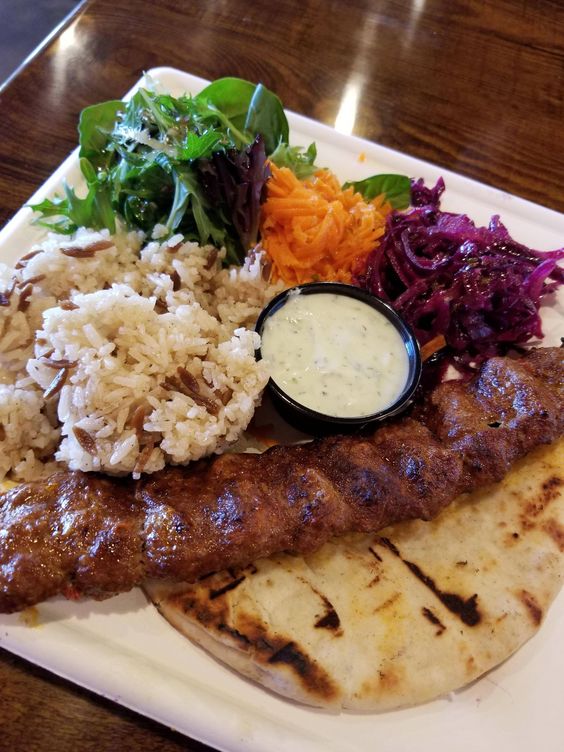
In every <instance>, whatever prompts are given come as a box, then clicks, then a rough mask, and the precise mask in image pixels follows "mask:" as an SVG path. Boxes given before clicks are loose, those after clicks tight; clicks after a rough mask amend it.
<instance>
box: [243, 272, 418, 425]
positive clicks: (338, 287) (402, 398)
mask: <svg viewBox="0 0 564 752" xmlns="http://www.w3.org/2000/svg"><path fill="white" fill-rule="evenodd" d="M296 291H299V294H300V295H315V294H318V293H329V294H333V295H344V296H347V297H349V298H356V300H361V301H363V302H364V303H367V304H368V305H369V306H371V307H372V308H374V309H375V310H376V311H378V312H379V313H381V314H382V315H383V316H385V318H386V319H387V320H388V321H389V322H390V323H391V324H392V325H393V326H394V328H395V329H396V331H397V332H398V333H399V334H400V336H401V339H402V341H403V344H404V346H405V349H406V352H407V356H408V364H409V366H408V375H407V379H406V382H405V385H404V388H403V390H402V392H401V394H400V395H399V397H398V398H397V399H396V400H395V402H393V403H392V404H391V405H389V406H388V407H386V408H384V409H383V410H380V411H378V412H375V413H371V414H369V415H359V416H358V417H356V416H353V417H337V416H335V415H328V414H325V413H321V412H318V411H317V410H312V409H311V408H309V407H306V406H305V405H302V404H301V403H300V402H297V401H296V400H295V399H293V398H292V397H290V396H289V395H288V394H287V393H286V392H285V391H284V390H283V389H282V388H281V387H280V386H279V385H278V384H277V383H276V382H275V381H274V380H273V379H272V378H271V379H270V381H269V382H268V387H267V388H268V389H269V391H270V393H271V396H272V400H273V402H274V404H275V405H276V408H277V409H278V411H279V412H280V414H281V415H282V417H283V418H284V419H285V420H286V421H287V422H288V423H290V424H292V425H293V426H295V427H296V428H299V429H300V430H302V431H305V432H306V433H309V434H312V435H313V436H320V435H325V434H330V433H350V432H354V431H360V430H362V429H363V428H365V427H369V426H370V425H371V424H373V423H377V422H379V421H382V420H384V419H386V418H390V417H392V416H393V415H397V414H398V413H400V412H401V411H402V410H405V409H406V407H408V405H409V404H410V401H411V398H412V397H413V394H414V392H415V390H416V389H417V385H418V384H419V379H420V377H421V354H420V352H419V344H418V342H417V340H416V338H415V335H414V334H413V332H412V331H411V328H410V327H409V326H408V325H407V324H406V323H405V321H404V320H403V319H402V318H401V317H400V316H399V315H398V314H397V313H396V312H395V311H394V310H393V308H392V307H391V306H390V305H388V303H385V302H384V301H383V300H381V299H380V298H377V297H376V296H375V295H372V294H371V293H369V292H367V291H366V290H361V289H360V288H359V287H354V286H353V285H345V284H342V283H339V282H310V283H308V284H304V285H297V286H296V287H292V288H290V289H289V290H284V292H282V293H280V294H279V295H277V296H276V297H275V298H273V299H272V300H271V301H270V303H269V304H268V305H267V306H266V307H265V308H264V309H263V310H262V311H261V314H260V316H259V317H258V320H257V324H256V327H255V331H257V332H258V333H259V334H260V335H261V336H262V331H263V328H264V325H265V323H266V321H267V319H268V318H269V317H270V316H272V315H273V314H274V313H276V311H278V310H280V308H282V307H283V306H284V305H285V303H286V301H287V300H288V297H289V296H290V295H291V294H294V295H295V294H296ZM374 347H378V343H377V342H375V343H374ZM255 355H256V358H257V360H260V359H261V358H262V354H261V350H260V347H259V348H258V349H257V350H256V352H255Z"/></svg>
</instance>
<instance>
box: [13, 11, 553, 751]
mask: <svg viewBox="0 0 564 752" xmlns="http://www.w3.org/2000/svg"><path fill="white" fill-rule="evenodd" d="M563 39H564V3H562V2H560V0H553V1H551V0H497V2H493V1H490V2H488V1H487V0H465V1H464V0H449V1H447V0H346V1H345V0H301V1H300V2H295V1H291V0H278V1H277V2H276V3H274V2H272V1H271V0H255V1H254V2H252V3H249V2H248V0H247V1H244V0H209V1H207V2H206V1H205V0H200V1H197V0H192V1H183V0H152V1H150V0H145V1H144V0H128V1H127V2H125V0H121V1H120V0H90V2H88V3H86V5H84V6H82V8H81V9H80V10H79V12H78V14H77V15H76V16H75V17H74V19H73V20H72V21H71V22H70V23H69V24H68V25H67V27H66V29H64V30H63V31H62V32H61V33H59V35H58V36H57V37H56V38H55V39H53V40H51V41H50V42H49V43H48V44H47V45H46V46H44V47H43V48H42V49H41V50H40V51H39V52H38V54H37V55H36V56H35V58H34V59H33V60H32V61H31V62H30V63H29V64H28V65H27V66H26V67H25V68H23V69H22V70H21V71H19V73H18V74H17V75H16V77H15V78H13V79H12V81H11V82H10V83H9V84H8V85H7V86H6V87H5V88H4V90H3V91H2V92H1V93H0V115H1V134H2V138H1V139H0V225H3V224H4V223H5V222H6V221H7V220H8V219H9V218H10V217H11V216H12V215H13V214H14V212H15V211H16V210H17V209H18V208H19V207H20V205H21V204H22V203H24V202H25V201H26V200H27V199H28V198H29V196H30V195H31V194H32V193H33V191H34V190H35V189H36V188H37V187H38V186H39V185H41V183H42V182H43V181H44V180H45V179H46V178H47V177H48V176H49V175H50V174H51V173H52V172H53V170H54V169H55V168H56V167H57V166H58V164H59V163H60V162H61V161H62V160H63V158H64V157H65V156H66V155H67V154H68V153H69V152H70V151H71V150H72V149H73V148H74V147H75V146H76V138H77V137H76V123H77V118H78V114H79V112H80V110H81V109H82V108H83V107H84V106H86V105H88V104H92V103H94V102H98V101H102V100H105V99H112V98H116V97H119V96H120V95H121V94H123V92H125V91H126V90H127V89H129V88H130V86H131V85H132V84H133V83H134V82H135V81H136V80H137V79H138V78H139V77H140V75H141V74H142V73H143V71H144V70H147V69H149V68H152V67H154V66H157V65H170V66H174V67H178V68H181V69H184V70H186V71H189V72H191V73H194V74H196V75H199V76H203V77H205V78H208V79H213V78H217V77H220V76H224V75H236V76H241V77H243V78H247V79H249V80H252V81H258V80H261V81H263V82H264V83H265V84H266V85H267V86H269V87H270V88H272V89H274V90H275V91H276V92H277V93H278V94H279V95H280V96H281V98H282V100H283V102H284V104H285V105H286V107H288V108H289V109H292V110H294V111H296V112H300V113H303V114H305V115H307V116H309V117H312V118H315V119H317V120H321V121H323V122H324V123H328V124H329V125H333V124H334V123H335V119H336V117H337V114H338V112H339V108H340V105H341V103H342V101H343V97H344V95H345V93H346V91H347V87H350V86H351V85H352V86H354V87H356V88H357V89H358V91H359V92H360V97H359V101H358V110H357V116H356V120H355V122H354V129H353V133H355V134H356V135H360V136H363V137H366V138H369V139H372V140H375V141H378V142H380V143H382V144H385V145H386V146H390V147H393V148H395V149H398V150H400V151H404V152H406V153H409V154H412V155H414V156H416V157H421V158H423V159H426V160H429V161H431V162H435V163H437V164H439V165H442V166H445V167H447V168H449V169H451V170H455V171H457V172H460V173H462V174H464V175H468V176H470V177H473V178H476V179H478V180H481V181H484V182H486V183H489V184H491V185H494V186H496V187H498V188H502V189H504V190H507V191H509V192H511V193H515V194H517V195H519V196H522V197H524V198H527V199H530V200H533V201H536V202H539V203H541V204H544V205H545V206H548V207H551V208H553V209H556V210H559V211H562V210H564V191H563V189H562V184H563V182H564V138H563V137H562V123H563V121H564V46H563V45H562V40H563ZM0 659H1V660H0V687H1V690H0V696H1V701H0V750H14V749H22V750H26V752H36V751H38V750H41V751H43V750H58V751H60V752H67V751H71V750H72V752H76V751H77V750H80V751H82V750H87V751H88V750H96V751H97V752H102V751H103V750H135V749H141V748H142V749H143V750H144V751H145V752H152V751H153V750H159V751H160V750H162V751H163V752H165V751H166V752H171V751H172V750H180V749H183V750H193V751H194V752H196V751H198V752H202V751H203V750H205V749H208V748H207V747H204V746H203V745H201V744H199V743H197V742H195V741H191V740H189V739H186V738H185V737H182V736H179V735H177V734H175V733H173V732H170V731H169V730H167V729H165V728H163V727H161V726H159V725H158V724H155V723H153V722H151V721H148V720H146V719H143V718H141V717H139V716H137V715H135V714H134V713H131V712H129V711H127V710H124V709H123V708H120V707H118V706H116V705H113V704H111V703H109V702H107V701H105V700H102V699H99V698H97V697H95V696H93V695H90V694H89V693H87V692H85V691H83V690H79V689H77V688H75V687H74V686H73V685H71V684H69V683H67V682H65V681H63V680H60V679H57V678H54V677H52V676H50V675H49V674H47V673H46V672H44V671H42V670H40V669H37V668H35V667H32V666H30V665H28V664H27V663H25V662H24V661H22V660H20V659H18V658H15V657H13V656H11V655H9V654H8V653H5V652H2V653H1V654H0Z"/></svg>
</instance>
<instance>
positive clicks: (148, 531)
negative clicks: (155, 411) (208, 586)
mask: <svg viewBox="0 0 564 752" xmlns="http://www.w3.org/2000/svg"><path fill="white" fill-rule="evenodd" d="M493 421H496V422H497V421H499V422H500V423H502V425H501V426H500V427H498V428H490V427H489V426H488V423H491V422H493ZM563 431H564V351H562V349H560V348H541V349H539V350H533V351H531V352H530V353H528V354H527V355H526V356H524V357H523V358H520V359H512V358H492V359H490V360H489V361H487V362H486V363H485V364H484V365H483V366H482V368H481V370H480V372H479V373H478V374H477V376H476V377H475V378H474V379H473V380H471V381H468V382H466V383H461V382H459V381H456V382H453V381H449V382H446V383H444V384H441V385H440V386H439V387H437V388H436V389H435V390H434V391H433V392H431V393H430V394H429V395H427V397H426V400H425V402H423V404H422V405H421V407H418V408H417V409H416V410H414V411H413V414H412V415H411V416H410V417H406V418H402V419H401V420H397V421H390V422H388V423H387V424H386V425H384V426H381V427H380V428H379V429H378V430H376V431H375V432H374V433H373V434H372V435H358V436H338V437H329V438H326V439H319V440H317V441H313V442H311V443H308V444H301V445H295V446H275V447H272V448H271V449H268V450H267V451H266V452H264V453H263V454H238V455H236V454H222V455H220V456H217V457H214V458H213V459H207V460H201V461H199V462H194V463H192V464H190V465H189V466H188V467H178V466H176V467H174V466H171V467H167V468H165V469H164V470H162V471H160V472H158V473H153V474H152V475H147V476H143V477H142V478H141V479H140V480H138V481H133V480H131V479H130V478H115V477H109V476H103V475H100V474H95V473H78V472H75V473H72V472H61V473H56V474H55V475H52V476H51V477H50V478H48V479H46V480H44V481H40V482H37V483H29V484H24V485H21V486H18V487H16V488H13V489H11V490H9V491H7V492H5V493H4V494H0V530H1V531H2V534H3V538H2V545H1V546H0V612H10V611H17V610H21V609H23V608H26V607H28V606H32V605H35V604H36V603H39V602H40V601H42V600H45V599H46V598H48V597H50V596H53V595H56V594H58V593H65V592H69V586H72V587H71V592H72V593H73V595H75V596H76V597H80V596H88V597H93V598H97V599H102V598H106V597H109V596H111V595H114V594H116V593H119V592H125V591H127V590H130V589H131V588H133V587H135V586H137V585H139V584H141V583H143V582H145V581H146V580H148V579H167V578H168V579H173V580H176V581H182V580H187V581H192V582H193V581H194V580H197V579H198V577H200V576H201V575H203V574H207V573H209V572H213V571H218V570H222V569H226V568H229V567H236V568H241V567H244V566H246V565H248V564H249V562H252V561H256V559H258V558H259V557H261V556H270V555H272V554H274V553H276V552H279V551H287V552H291V553H294V554H306V553H311V552H313V551H316V550H318V549H319V548H321V546H322V545H323V543H325V542H326V541H327V540H329V539H330V538H332V537H334V536H339V535H342V534H344V533H347V532H366V533H375V532H377V531H378V530H381V529H383V528H384V527H386V526H388V525H391V524H394V523H396V522H400V521H402V520H409V519H425V520H430V519H433V518H434V517H436V516H437V515H438V514H439V513H440V512H441V511H442V510H443V509H444V508H445V507H446V506H448V505H449V504H451V503H452V501H453V500H454V499H455V498H456V497H457V496H458V495H459V494H461V493H462V492H465V491H471V490H472V489H475V488H479V487H480V486H485V485H487V484H491V483H492V482H494V481H500V480H501V479H502V478H503V476H504V475H505V474H506V473H507V472H508V470H509V468H510V467H511V466H512V464H513V463H515V462H516V461H517V460H518V459H519V458H521V457H524V456H525V455H526V454H527V453H528V452H530V451H531V450H532V449H534V448H535V447H538V446H539V445H541V444H548V443H550V442H551V441H554V440H555V439H556V438H558V437H559V436H561V435H562V433H563ZM548 492H550V493H554V492H555V491H552V490H551V489H550V488H549V489H548V491H547V493H548ZM535 520H536V518H534V519H530V520H529V521H528V522H529V524H537V523H536V521H535ZM547 537H548V534H547ZM406 566H408V567H410V568H411V571H412V573H413V574H414V575H416V576H417V577H419V579H420V580H421V581H423V582H424V583H425V584H426V585H427V587H429V588H430V589H431V590H433V592H435V595H437V597H440V598H441V599H442V601H443V603H444V605H445V606H446V607H447V608H450V610H452V611H455V612H456V613H457V614H458V616H459V617H460V618H461V619H462V621H463V622H464V623H467V624H475V623H478V621H479V613H478V610H477V607H476V602H475V599H474V600H472V599H469V600H468V601H465V600H464V599H460V597H459V596H456V595H455V594H453V593H441V591H440V590H439V589H438V587H437V586H436V585H435V583H434V582H433V581H432V580H430V578H428V577H427V576H426V575H425V574H424V573H423V572H422V571H420V570H418V569H417V566H416V565H415V564H413V563H411V562H409V563H407V562H406ZM234 587H235V586H234ZM339 615H340V616H342V615H341V614H339ZM317 634H319V631H318V632H317Z"/></svg>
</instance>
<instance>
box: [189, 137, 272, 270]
mask: <svg viewBox="0 0 564 752" xmlns="http://www.w3.org/2000/svg"><path fill="white" fill-rule="evenodd" d="M197 172H198V180H199V183H200V186H201V187H202V189H203V192H204V196H205V198H206V201H207V202H208V204H209V205H210V206H211V207H212V208H213V209H215V210H217V211H221V212H222V215H223V219H224V221H225V223H227V224H228V225H229V226H231V227H232V228H233V230H234V232H228V233H227V235H226V240H229V239H232V240H233V242H232V243H231V245H229V244H228V247H227V249H228V252H229V254H230V255H232V256H233V257H234V258H233V260H235V261H239V262H240V261H241V259H242V258H244V256H245V254H246V253H247V251H248V250H249V249H250V248H251V247H252V246H253V245H255V244H256V242H257V240H258V230H259V220H260V205H261V202H262V201H263V200H264V198H265V184H266V181H267V179H268V178H269V177H270V168H269V167H268V163H267V161H266V153H265V148H264V140H263V138H262V136H257V137H256V138H255V140H254V141H253V143H252V144H251V145H250V146H248V147H247V148H246V149H244V150H242V151H238V150H237V149H229V150H227V151H223V152H216V153H215V154H213V155H212V156H211V157H210V158H209V159H200V160H199V161H198V163H197Z"/></svg>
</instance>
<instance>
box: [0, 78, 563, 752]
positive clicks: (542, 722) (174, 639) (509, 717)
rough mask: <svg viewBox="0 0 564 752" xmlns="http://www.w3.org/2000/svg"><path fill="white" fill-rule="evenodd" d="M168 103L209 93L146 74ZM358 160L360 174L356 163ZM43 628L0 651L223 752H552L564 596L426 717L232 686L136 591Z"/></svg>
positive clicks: (339, 163) (297, 131)
mask: <svg viewBox="0 0 564 752" xmlns="http://www.w3.org/2000/svg"><path fill="white" fill-rule="evenodd" d="M150 75H151V77H152V78H153V79H154V80H155V81H157V82H158V84H159V87H160V88H162V89H163V90H166V91H170V92H171V93H172V94H174V95H179V94H182V93H184V92H191V93H197V92H198V91H199V90H200V89H201V88H202V87H203V86H204V85H205V83H206V82H205V81H203V80H202V79H200V78H196V77H194V76H191V75H188V74H186V73H182V72H180V71H177V70H174V69H172V68H157V69H155V70H152V71H150ZM288 119H289V122H290V128H291V137H292V143H295V144H303V145H306V144H308V143H310V142H311V141H316V143H317V146H318V155H319V156H318V160H317V161H318V164H320V165H327V166H330V167H331V168H332V169H333V170H335V172H337V174H338V175H339V176H340V178H341V179H343V180H357V179H360V178H362V177H366V176H368V175H371V174H374V173H376V172H399V173H404V174H408V175H410V176H412V177H424V178H425V179H426V180H427V181H429V182H434V181H435V180H436V179H437V178H438V177H439V176H440V175H442V176H443V177H444V178H445V180H446V184H447V191H446V194H445V200H444V202H443V206H444V208H446V209H449V210H452V211H457V212H465V213H467V214H469V215H470V216H471V217H472V218H473V219H474V220H476V221H478V222H480V223H486V222H487V221H488V219H489V217H490V216H491V215H492V214H500V215H501V217H502V219H503V221H504V222H505V223H506V224H507V226H508V227H509V229H510V231H511V232H512V233H513V235H514V237H515V238H516V239H517V240H519V241H521V242H523V243H526V244H528V245H531V246H533V247H534V248H540V249H541V250H548V249H551V248H557V247H559V246H561V245H562V244H564V216H563V215H561V214H557V213H556V212H553V211H550V210H548V209H545V208H543V207H541V206H537V205H535V204H532V203H529V202H527V201H523V200H522V199H519V198H516V197H514V196H510V195H508V194H506V193H503V192H501V191H498V190H496V189H493V188H490V187H487V186H485V185H482V184H480V183H476V182H474V181H471V180H468V179H467V178H463V177H461V176H459V175H455V174H454V173H450V172H448V171H447V170H442V169H439V168H438V167H435V166H433V165H430V164H428V163H425V162H422V161H420V160H417V159H414V158H412V157H408V156H405V155H403V154H399V153H397V152H394V151H391V150H389V149H385V148H383V147H381V146H378V145H376V144H372V143H369V142H367V141H363V140H361V139H358V138H354V137H352V136H347V135H343V134H341V133H337V132H336V131H334V130H333V129H331V128H329V127H327V126H325V125H322V124H320V123H316V122H314V121H312V120H309V119H307V118H304V117H301V116H299V115H295V114H292V113H290V114H289V116H288ZM361 154H363V155H365V159H364V161H361V159H360V155H361ZM63 177H67V179H68V180H69V182H71V183H74V184H75V185H77V184H79V183H80V179H79V178H80V176H79V171H78V165H77V153H76V152H74V153H73V154H71V155H70V157H69V158H68V159H67V160H66V161H65V162H64V163H63V164H62V165H61V167H60V168H59V169H58V170H57V171H56V172H55V173H54V174H53V175H52V176H51V178H50V179H49V180H48V181H47V182H46V183H45V184H44V185H43V186H42V187H41V189H40V190H39V191H38V192H37V193H36V194H35V196H34V197H33V200H40V199H42V198H44V197H45V196H46V195H52V194H53V192H54V191H55V190H56V189H57V188H59V187H60V183H61V180H62V178H63ZM30 218H31V211H30V210H29V209H22V210H21V211H20V212H18V214H17V215H16V216H15V217H14V218H13V219H12V221H11V222H10V223H9V224H8V225H7V226H6V227H5V228H4V229H3V230H2V231H0V260H1V261H4V262H6V263H13V262H14V261H15V260H16V258H17V257H19V256H21V255H23V254H24V253H25V252H26V250H27V246H28V245H29V244H30V243H31V242H33V241H35V240H37V239H38V237H40V231H39V230H38V229H37V228H32V227H30V225H29V221H30ZM562 302H563V301H562V296H560V298H559V303H558V305H557V306H555V307H554V308H552V309H550V310H547V311H545V314H544V321H545V324H544V326H545V334H546V335H547V340H546V344H558V334H559V333H560V334H562V333H564V327H563V321H564V307H563V305H562ZM38 614H39V615H38V622H39V624H38V626H35V627H30V626H26V624H25V622H24V620H23V618H22V616H21V615H17V614H14V615H11V616H0V645H1V646H2V647H4V648H6V649H8V650H10V651H12V652H13V653H16V654H18V655H20V656H23V657H24V658H27V659H29V660H31V661H33V662H34V663H37V664H38V665H40V666H43V667H44V668H46V669H49V670H50V671H53V672H54V673H56V674H59V675H60V676H63V677H65V678H67V679H70V680H71V681H73V682H75V683H76V684H80V685H82V686H84V687H86V688H88V689H90V690H92V691H94V692H96V693H98V694H100V695H103V696H104V697H108V698H110V699H112V700H115V701H116V702H118V703H121V704H122V705H125V706H127V707H129V708H132V709H133V710H136V711H138V712H139V713H142V714H143V715H146V716H149V717H151V718H154V719H155V720H157V721H160V722H161V723H163V724H165V725H167V726H171V727H172V728H174V729H177V730H178V731H180V732H183V733H185V734H187V735H189V736H191V737H193V738H196V739H199V740H201V741H203V742H206V743H207V744H210V745H211V746H213V747H217V748H218V749H221V750H228V751H229V752H239V751H241V752H243V750H244V752H264V751H265V750H268V751H269V752H290V751H291V752H298V751H299V752H331V751H337V750H339V752H345V751H348V752H352V751H353V750H355V751H358V750H371V749H376V748H377V749H378V750H379V751H380V752H403V751H405V752H408V750H409V752H411V751H412V750H414V749H417V750H418V752H427V751H428V752H436V751H437V750H446V749H455V750H456V751H457V752H474V751H475V750H478V749H492V750H493V749H495V750H496V751H497V752H505V751H506V750H511V751H512V752H530V749H531V748H542V749H543V752H557V751H558V752H560V751H561V750H562V737H563V732H564V721H563V716H562V676H564V651H563V650H562V644H561V643H562V634H564V594H562V593H561V594H560V597H559V598H558V599H557V601H556V602H555V603H554V605H553V606H552V608H551V610H550V612H549V614H548V617H547V619H546V621H545V623H544V624H543V626H542V628H541V630H540V633H539V634H538V635H537V636H536V637H534V638H533V639H532V640H531V641H530V642H529V643H527V644H526V645H525V646H524V647H523V648H522V649H521V650H520V651H519V652H518V653H517V654H515V655H514V656H513V657H512V658H511V659H510V660H508V661H506V662H505V663H504V664H503V665H501V666H500V667H498V668H497V669H496V670H495V671H492V672H490V673H489V674H487V675H486V676H485V677H483V678H481V679H480V680H479V681H477V682H475V683H474V684H472V685H471V686H469V687H467V688H466V689H464V690H462V691H460V692H458V693H455V694H454V695H451V696H450V697H449V698H448V699H447V698H445V699H441V700H437V701H435V702H432V703H428V704H426V705H423V706H420V707H416V708H412V709H407V710H401V711H396V712H393V713H386V714H380V715H353V714H343V715H330V714H327V713H323V712H320V711H315V710H311V709H307V708H304V707H300V706H297V705H295V704H293V703H290V702H288V701H285V700H282V699H279V698H278V697H276V696H274V695H272V694H270V693H269V692H266V691H264V690H262V689H260V688H259V687H257V686H255V685H254V684H252V683H250V682H248V681H246V680H244V679H242V678H240V677H238V676H237V675H236V674H235V673H233V672H232V671H230V670H229V669H227V668H225V667H224V666H222V665H221V664H219V663H217V662H216V661H215V660H213V659H212V658H211V657H209V656H208V655H207V654H206V653H204V652H203V651H202V650H200V649H199V648H197V647H195V646H194V645H192V644H191V643H190V642H189V641H188V640H187V639H185V638H183V637H181V636H180V635H179V634H178V633H177V632H176V631H175V630H174V629H173V628H172V627H170V626H169V625H168V624H167V623H166V622H165V621H164V620H163V619H162V618H161V617H160V616H159V615H158V614H157V612H156V611H155V609H154V608H152V607H151V606H149V605H148V604H147V602H146V600H145V598H144V596H143V595H142V594H141V592H140V591H134V592H131V593H128V594H126V595H122V596H119V597H116V598H113V599H111V600H108V601H105V602H103V603H95V602H85V603H78V604H76V603H69V602H66V601H64V600H62V599H55V600H52V601H49V602H47V603H45V604H42V605H41V606H39V608H38Z"/></svg>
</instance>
